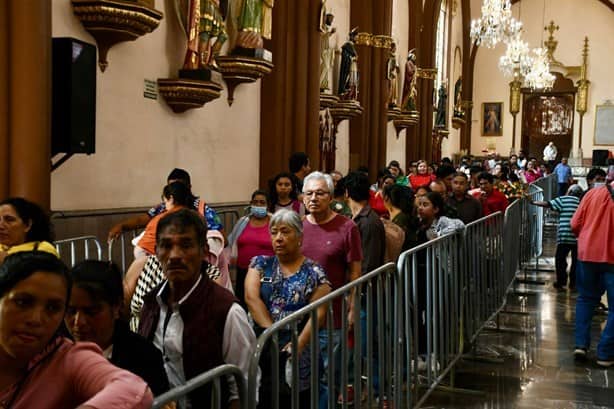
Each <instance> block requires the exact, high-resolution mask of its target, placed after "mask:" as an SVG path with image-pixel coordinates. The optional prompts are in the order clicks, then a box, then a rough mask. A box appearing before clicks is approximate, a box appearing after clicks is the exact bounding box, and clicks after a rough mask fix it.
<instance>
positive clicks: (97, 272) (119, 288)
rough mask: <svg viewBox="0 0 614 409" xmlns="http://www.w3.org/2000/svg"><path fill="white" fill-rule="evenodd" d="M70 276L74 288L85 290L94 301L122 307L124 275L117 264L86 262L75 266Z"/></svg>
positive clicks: (95, 261)
mask: <svg viewBox="0 0 614 409" xmlns="http://www.w3.org/2000/svg"><path fill="white" fill-rule="evenodd" d="M70 274H71V276H72V280H73V281H72V282H73V286H75V287H79V288H81V289H83V290H85V291H86V292H87V293H88V295H89V296H90V297H91V298H92V299H93V300H95V301H104V302H106V303H108V304H110V305H112V306H118V305H122V303H123V301H124V286H123V283H122V273H121V271H120V269H119V267H117V265H116V264H115V263H111V262H108V261H99V260H85V261H82V262H81V263H79V264H77V265H76V266H74V267H73V268H72V270H71V271H70Z"/></svg>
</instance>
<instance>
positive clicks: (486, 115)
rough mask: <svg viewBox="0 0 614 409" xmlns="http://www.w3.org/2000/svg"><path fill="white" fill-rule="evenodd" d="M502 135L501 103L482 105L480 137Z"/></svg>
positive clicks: (485, 103)
mask: <svg viewBox="0 0 614 409" xmlns="http://www.w3.org/2000/svg"><path fill="white" fill-rule="evenodd" d="M502 135H503V102H484V103H482V136H502Z"/></svg>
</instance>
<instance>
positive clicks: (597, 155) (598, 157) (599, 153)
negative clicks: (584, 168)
mask: <svg viewBox="0 0 614 409" xmlns="http://www.w3.org/2000/svg"><path fill="white" fill-rule="evenodd" d="M609 154H610V151H608V150H607V149H593V166H607V165H608V155H609Z"/></svg>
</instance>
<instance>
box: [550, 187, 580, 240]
mask: <svg viewBox="0 0 614 409" xmlns="http://www.w3.org/2000/svg"><path fill="white" fill-rule="evenodd" d="M579 205H580V199H578V198H577V197H575V196H559V197H557V198H556V199H553V200H551V201H550V207H551V208H552V209H553V210H556V211H557V212H559V231H558V234H557V237H556V242H557V243H565V244H577V243H578V241H577V239H576V236H575V235H574V234H573V232H572V231H571V224H570V222H571V218H572V217H573V215H574V213H575V212H576V209H577V208H578V206H579Z"/></svg>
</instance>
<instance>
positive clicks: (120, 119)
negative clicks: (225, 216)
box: [51, 0, 260, 211]
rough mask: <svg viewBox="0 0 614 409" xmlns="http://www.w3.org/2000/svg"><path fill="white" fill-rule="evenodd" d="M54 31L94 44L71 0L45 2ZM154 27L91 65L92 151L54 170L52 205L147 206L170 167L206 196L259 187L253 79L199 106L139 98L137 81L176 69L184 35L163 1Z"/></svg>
mask: <svg viewBox="0 0 614 409" xmlns="http://www.w3.org/2000/svg"><path fill="white" fill-rule="evenodd" d="M52 6H53V11H52V12H53V14H52V24H53V36H54V37H74V38H77V39H80V40H83V41H86V42H88V43H92V44H95V41H94V39H93V38H92V37H91V36H90V34H89V33H87V32H86V31H85V30H84V29H83V27H82V25H81V24H80V23H79V21H78V20H77V18H76V17H75V16H74V15H73V12H72V7H71V3H70V0H54V1H53V2H52ZM155 7H156V9H158V10H160V11H162V12H163V13H164V18H163V19H162V21H161V23H160V26H159V27H158V28H157V29H156V30H155V31H153V32H152V33H149V34H147V35H145V36H143V37H141V38H139V39H137V40H136V41H134V42H126V43H120V44H118V45H116V46H114V47H113V48H111V50H110V51H109V54H108V60H109V66H108V68H107V69H106V71H105V72H104V73H102V72H100V70H98V71H97V90H96V92H97V95H96V119H97V120H96V153H95V154H94V155H90V156H86V155H75V156H73V157H72V158H71V159H70V160H68V161H67V162H66V163H64V164H63V165H62V166H60V167H59V168H58V169H57V170H55V171H54V172H53V173H52V178H51V207H52V209H53V210H56V211H57V210H85V209H111V208H119V207H122V208H128V207H142V206H150V205H151V204H152V203H155V202H156V201H158V200H159V198H160V194H161V191H162V187H163V185H164V184H165V182H166V176H167V175H168V173H169V171H170V170H171V169H172V168H174V167H182V168H185V169H187V170H188V171H189V172H190V173H191V175H192V188H193V191H194V192H195V193H196V194H199V195H203V196H204V197H205V198H206V200H207V201H208V202H235V201H247V200H248V199H249V196H250V195H251V193H252V191H253V190H254V189H256V188H257V186H258V164H259V146H260V141H259V138H260V137H259V134H260V82H256V83H255V84H244V85H241V86H239V87H238V88H237V89H236V91H235V101H234V103H233V105H232V106H231V107H229V106H228V103H227V101H226V88H225V87H224V91H223V92H222V95H221V97H220V98H219V99H217V100H214V101H212V102H210V103H208V104H206V105H205V106H204V107H203V108H200V109H194V110H190V111H187V112H185V113H182V114H175V113H173V112H172V111H171V109H170V108H169V107H168V105H166V103H165V102H164V100H163V99H162V98H161V97H160V96H158V99H157V100H152V99H146V98H144V97H143V89H144V80H145V79H149V80H154V81H155V80H156V79H157V78H167V77H171V76H176V75H177V70H178V69H179V68H180V66H181V65H182V63H183V58H184V53H185V39H184V36H183V33H182V32H181V30H180V28H179V24H178V22H177V20H176V18H175V16H174V14H173V13H174V12H173V8H172V5H171V2H168V1H164V0H156V2H155Z"/></svg>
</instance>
